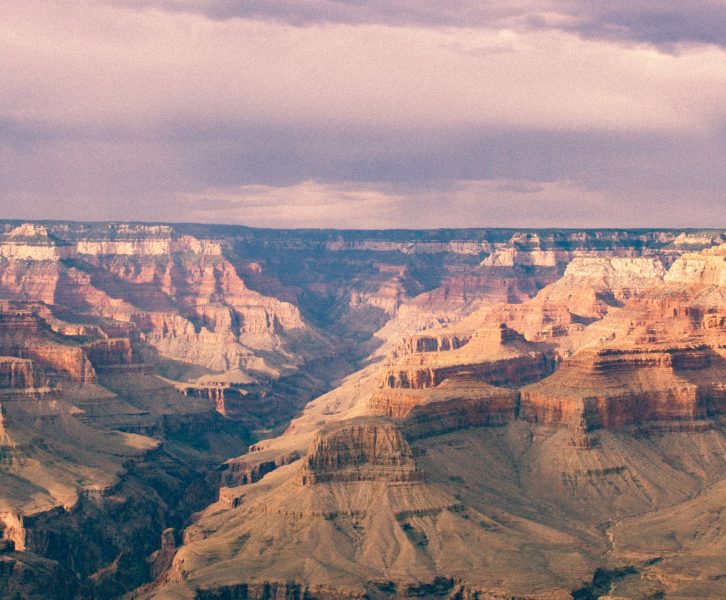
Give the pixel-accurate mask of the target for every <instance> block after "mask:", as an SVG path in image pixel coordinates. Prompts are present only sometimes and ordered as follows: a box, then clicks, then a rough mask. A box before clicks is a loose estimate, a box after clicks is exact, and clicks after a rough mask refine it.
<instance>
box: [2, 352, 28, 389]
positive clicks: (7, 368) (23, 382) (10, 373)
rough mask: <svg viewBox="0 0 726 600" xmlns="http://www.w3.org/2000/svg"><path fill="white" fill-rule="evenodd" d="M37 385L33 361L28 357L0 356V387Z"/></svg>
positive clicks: (24, 387)
mask: <svg viewBox="0 0 726 600" xmlns="http://www.w3.org/2000/svg"><path fill="white" fill-rule="evenodd" d="M34 386H35V379H34V377H33V362H32V361H31V360H28V359H23V358H15V357H11V356H0V389H2V388H11V389H21V390H22V389H26V388H32V387H34Z"/></svg>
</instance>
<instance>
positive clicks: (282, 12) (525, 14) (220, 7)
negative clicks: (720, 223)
mask: <svg viewBox="0 0 726 600" xmlns="http://www.w3.org/2000/svg"><path fill="white" fill-rule="evenodd" d="M108 1H109V2H112V3H114V4H116V5H122V6H126V7H132V8H136V9H147V8H149V7H150V6H153V7H155V8H158V9H161V10H167V11H172V12H175V11H178V12H192V13H194V12H196V13H199V14H203V15H204V16H206V17H209V18H212V19H219V20H226V19H232V18H256V19H272V20H277V21H280V22H284V23H290V24H293V25H297V26H305V25H309V24H313V23H349V24H363V23H376V24H383V25H392V26H408V25H418V26H425V27H467V28H468V27H473V28H478V27H494V28H499V27H512V28H524V29H561V30H564V31H569V32H575V33H579V34H581V35H583V36H585V37H593V38H600V39H609V40H617V41H626V42H644V43H650V44H654V45H656V46H658V47H661V48H662V49H665V50H668V51H672V50H674V49H677V47H678V46H679V45H682V44H716V45H721V46H723V45H725V44H726V4H724V3H723V2H721V1H719V0H679V1H678V2H667V1H664V0H637V1H633V0H608V1H607V2H603V1H602V0H498V1H492V2H477V1H474V0H450V1H448V2H439V1H435V0H399V1H397V2H389V1H387V0H108Z"/></svg>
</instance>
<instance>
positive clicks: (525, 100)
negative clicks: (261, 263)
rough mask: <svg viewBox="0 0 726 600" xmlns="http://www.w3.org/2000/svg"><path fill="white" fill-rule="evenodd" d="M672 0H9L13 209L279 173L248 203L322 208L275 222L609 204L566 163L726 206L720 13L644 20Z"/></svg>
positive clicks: (481, 216) (3, 132) (155, 203)
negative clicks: (288, 196) (294, 199)
mask: <svg viewBox="0 0 726 600" xmlns="http://www.w3.org/2000/svg"><path fill="white" fill-rule="evenodd" d="M665 4H666V3H654V2H648V1H642V2H635V3H632V6H631V5H629V4H625V3H624V2H620V1H619V0H613V2H609V3H607V4H605V3H595V2H589V1H586V0H583V1H578V2H574V1H573V2H557V3H555V2H545V1H542V2H537V1H534V0H532V1H526V2H525V1H509V2H491V3H476V4H474V3H471V2H463V1H462V2H453V3H433V2H426V1H421V2H413V1H411V2H396V3H383V2H375V1H373V2H342V1H336V2H333V1H330V2H322V1H318V0H307V1H301V2H296V3H282V2H274V1H270V2H266V3H262V2H228V3H223V2H217V1H216V0H208V1H206V2H203V1H201V0H200V1H199V2H196V1H195V2H183V1H179V2H171V1H162V0H158V1H156V2H143V3H142V2H133V1H130V0H129V1H123V2H122V1H121V0H113V1H111V0H109V1H107V2H91V1H85V0H78V1H74V2H65V1H61V0H43V1H41V0H22V1H21V0H6V1H5V2H4V3H3V9H2V11H3V19H1V20H0V54H2V56H3V57H5V58H6V60H5V61H4V64H3V69H2V70H0V89H2V90H3V93H2V94H0V198H2V204H0V213H1V214H0V216H8V217H9V216H17V217H26V216H27V217H29V216H33V217H36V218H40V217H43V216H53V217H55V218H91V217H92V218H99V219H103V218H112V219H149V220H163V219H172V220H191V219H192V218H200V219H205V220H206V219H208V218H211V217H210V216H209V215H211V216H214V217H215V218H217V215H219V214H220V211H219V209H218V208H215V207H219V206H222V207H227V206H230V205H228V204H223V203H224V202H227V198H228V196H227V194H229V193H232V192H230V190H232V191H234V190H238V191H239V190H240V189H244V190H246V191H245V194H246V195H247V197H250V196H249V194H251V193H252V192H251V190H252V189H253V188H248V187H247V186H263V187H262V188H259V189H257V191H256V192H254V194H253V195H252V196H251V197H257V198H259V199H260V200H259V202H258V204H257V205H256V208H255V207H253V206H251V205H249V204H248V205H247V210H246V212H242V211H241V209H240V206H241V205H238V204H235V205H234V206H235V209H234V211H233V213H232V214H233V215H236V217H235V218H238V219H241V220H244V219H252V220H254V221H255V222H259V223H262V222H263V221H264V219H265V218H267V217H269V215H268V214H266V213H265V210H264V206H265V204H264V203H265V202H268V203H269V205H270V206H276V205H277V204H276V203H278V200H279V198H280V197H281V194H283V191H284V190H291V189H295V190H297V191H298V192H300V191H301V190H303V188H299V186H303V184H304V185H305V186H307V188H305V189H307V190H308V195H307V196H305V194H303V195H302V196H301V197H307V198H308V199H314V200H315V202H317V203H318V204H317V205H316V206H318V209H317V213H316V212H315V211H313V212H310V211H307V212H306V207H305V206H300V205H298V206H295V205H294V204H291V205H289V206H288V209H287V213H286V214H287V217H285V218H286V219H287V221H285V219H277V221H276V222H278V223H284V222H288V223H291V224H292V223H295V224H300V225H302V224H304V221H305V219H306V218H308V217H309V218H311V219H313V221H311V222H315V223H318V222H319V223H327V224H332V223H336V222H340V223H348V224H349V225H347V226H353V224H352V223H353V221H354V222H355V223H368V224H369V225H371V226H376V227H378V226H380V227H396V226H402V225H405V224H409V223H412V222H416V223H422V224H423V223H425V224H426V226H427V227H430V226H435V225H436V224H437V219H439V220H446V219H448V220H449V221H448V222H449V223H450V224H451V223H454V222H457V223H458V222H461V223H464V224H468V221H474V222H476V223H480V224H487V223H488V222H496V223H502V224H504V221H505V220H506V219H509V220H513V221H514V220H517V219H518V217H517V215H516V214H515V213H513V212H512V210H510V204H507V202H508V201H507V202H499V203H498V202H495V201H494V198H495V196H496V197H497V198H505V199H507V198H510V197H509V196H507V194H517V195H516V198H519V200H517V202H516V203H513V204H511V206H515V207H520V208H522V210H526V211H528V212H527V215H526V216H528V217H530V216H531V217H536V218H537V219H538V221H537V222H539V223H555V222H560V223H561V224H563V225H566V224H584V223H586V221H587V218H588V215H589V216H590V218H591V219H592V222H593V223H594V222H595V221H597V222H599V223H605V222H606V219H605V218H604V217H603V218H601V216H602V215H603V213H602V211H598V210H595V209H593V210H592V211H590V212H587V211H586V212H582V209H581V208H580V207H581V204H580V203H579V201H578V200H577V199H576V198H575V195H573V194H572V193H570V192H568V191H567V190H571V189H573V188H571V187H567V186H564V187H563V186H562V185H560V187H556V188H552V187H545V188H543V187H542V186H545V185H550V184H552V183H553V182H569V183H570V185H571V186H575V188H576V189H578V190H581V191H582V190H584V191H583V192H582V193H583V197H587V198H591V199H598V198H599V199H601V200H602V201H603V202H606V207H608V206H611V207H612V206H618V207H620V208H619V209H618V210H619V212H618V213H617V214H616V215H614V216H613V217H612V218H613V221H615V220H617V219H616V218H624V217H623V215H624V214H625V215H627V214H632V215H638V216H639V218H643V219H644V220H645V221H648V222H649V223H651V222H652V221H653V220H654V219H656V218H657V219H660V220H665V219H666V217H667V218H668V219H671V222H672V224H673V225H680V224H682V223H685V222H694V221H695V220H697V218H700V219H701V220H705V221H706V222H711V221H713V220H719V219H720V218H722V215H723V212H724V192H723V190H724V189H726V173H725V172H724V170H723V164H724V161H725V160H726V141H725V140H726V138H725V137H724V135H723V131H724V124H725V123H726V102H725V100H726V98H725V97H724V96H726V92H724V90H726V72H725V71H724V69H723V64H724V59H726V51H724V50H723V49H722V48H720V47H719V46H718V45H690V46H689V45H688V44H686V40H691V41H696V40H698V39H701V40H702V41H707V40H708V39H710V38H708V36H706V35H705V34H704V35H700V34H701V33H702V31H701V30H702V29H703V28H701V27H700V26H699V23H700V22H701V20H702V16H703V14H707V15H709V20H708V23H705V22H704V23H703V25H704V27H705V25H709V26H710V27H712V30H713V31H712V36H711V37H712V38H714V39H716V37H717V35H718V30H719V25H718V23H719V22H720V21H719V17H718V14H716V13H717V12H718V11H717V10H716V9H717V8H718V7H715V8H713V7H712V8H713V10H714V11H715V12H714V13H713V14H711V12H709V11H711V8H709V7H711V4H703V5H702V7H703V11H699V10H696V9H695V8H694V6H695V5H691V3H690V2H687V1H686V2H684V3H683V6H686V5H689V6H690V7H691V9H693V13H694V15H692V17H691V21H687V23H691V24H690V25H688V28H690V29H688V28H686V29H683V30H680V29H678V28H677V27H676V28H675V29H674V30H672V31H670V30H668V28H667V27H666V26H665V24H664V25H663V26H662V27H660V28H658V27H656V29H657V31H656V30H653V32H651V33H647V31H646V30H647V28H648V27H649V23H650V21H648V16H649V15H652V14H655V13H657V14H659V15H662V19H663V20H664V21H663V23H665V22H666V21H667V20H668V19H670V18H671V17H668V15H669V14H671V13H673V15H675V16H673V19H674V23H675V19H676V16H677V15H678V14H680V12H679V11H680V10H681V9H680V8H678V7H680V6H681V4H678V5H677V7H676V8H667V7H665ZM482 6H483V7H484V8H481V7H482ZM659 7H660V8H659ZM240 11H241V12H240ZM296 11H297V12H296ZM300 11H302V12H300ZM654 11H655V13H654ZM669 11H670V12H669ZM296 14H297V15H298V16H295V15H296ZM305 15H307V16H305ZM659 18H660V17H659ZM641 21H642V22H641ZM639 23H640V24H639ZM674 27H675V26H674ZM688 31H690V33H688ZM629 32H631V33H629ZM644 32H645V33H644ZM656 33H657V34H658V35H660V37H659V38H658V40H656V39H655V37H656ZM699 35H700V37H699ZM645 37H650V38H653V41H654V42H657V43H658V44H659V45H660V47H665V46H664V44H666V45H667V44H676V45H678V52H674V53H672V54H669V53H665V52H662V51H659V50H658V49H657V48H656V47H654V46H651V45H643V44H640V43H631V42H630V41H633V40H634V41H635V42H639V41H643V39H645ZM623 40H626V41H627V40H630V41H629V42H628V43H622V42H623ZM689 43H690V42H689ZM463 181H480V182H498V183H496V184H494V183H491V185H498V186H501V188H500V189H497V190H493V189H489V187H486V190H484V191H482V190H480V193H481V197H485V198H490V199H491V201H489V202H485V203H477V202H474V201H473V200H466V201H465V199H464V195H462V194H463V192H461V191H460V190H459V191H458V192H457V191H456V190H457V189H459V187H457V186H461V185H463V184H461V182H463ZM313 185H315V186H319V187H317V188H314V193H313V191H311V189H313V188H311V187H310V186H313ZM487 185H490V184H487ZM320 186H322V187H320ZM345 186H350V189H349V192H350V193H348V194H346V193H345ZM268 188H269V189H268ZM263 189H264V190H267V191H265V192H264V193H263V192H262V191H261V190H263ZM543 189H546V190H548V193H552V190H555V189H556V190H558V191H559V192H560V193H561V194H562V200H561V202H559V203H557V202H540V203H539V204H533V203H532V202H534V201H535V200H536V199H537V198H540V199H541V198H542V193H543V191H542V190H543ZM271 190H275V191H274V193H273V191H271ZM331 190H332V191H331ZM444 190H447V191H446V192H444ZM495 192H496V194H495ZM414 193H415V194H416V198H417V200H416V203H414V202H413V196H414ZM311 194H312V195H311ZM356 194H364V196H360V195H358V196H357V195H356ZM435 194H439V196H436V195H435ZM457 194H458V195H457ZM497 194H498V195H497ZM205 195H206V196H205ZM191 197H194V198H198V203H197V204H196V205H191V204H189V203H188V202H185V201H182V200H180V199H182V198H191ZM325 197H327V198H330V199H331V201H330V202H329V203H328V204H327V205H326V204H320V202H321V198H325ZM469 197H472V198H473V196H471V195H470V196H469ZM204 198H206V200H205V199H204ZM340 198H343V202H342V203H341V201H340ZM437 198H438V199H447V200H446V202H448V201H451V202H453V204H452V206H466V207H468V208H467V209H466V210H467V211H469V212H468V213H467V212H466V211H465V210H464V209H462V210H461V211H459V212H456V211H452V212H451V214H448V212H447V213H444V214H442V212H441V210H440V209H439V208H437V206H438V205H437V204H436V203H437ZM512 198H513V197H512ZM526 198H529V201H527V200H526ZM618 198H622V199H627V202H626V200H622V202H621V204H618V202H617V199H618ZM684 198H688V200H689V202H691V204H692V207H686V206H685V205H684V204H683V202H684ZM333 199H335V202H333V201H332V200H333ZM454 200H456V202H454ZM311 201H312V200H311ZM593 201H594V200H593ZM204 202H206V203H207V204H206V205H205V204H204ZM527 202H530V203H529V204H528V203H527ZM220 203H222V204H220ZM345 203H347V204H348V205H349V206H350V207H355V208H356V210H357V211H358V212H357V213H356V214H358V217H356V219H354V220H352V219H351V218H350V214H352V213H348V212H346V211H345V210H343V209H341V208H340V207H341V206H343V205H344V204H345ZM669 203H671V204H669ZM679 203H680V204H679ZM194 206H196V207H197V209H200V207H206V208H205V211H206V212H201V213H200V212H199V211H197V212H193V211H192V209H193V208H194ZM286 206H287V205H286ZM399 206H400V207H403V208H401V209H400V210H399V209H398V208H397V207H399ZM679 206H680V208H679ZM693 207H695V209H694V208H693ZM253 209H254V210H253ZM326 210H328V211H330V214H329V216H328V217H326V218H322V217H320V215H323V214H324V213H325V211H326ZM351 210H352V209H351ZM255 211H257V212H255ZM538 211H539V212H538ZM697 211H700V215H701V216H700V217H699V214H698V212H697ZM314 214H317V215H319V216H318V217H314ZM412 214H413V215H415V217H416V219H417V220H414V221H412V220H411V219H412V217H411V215H412ZM466 214H468V217H463V216H462V215H466ZM194 215H198V217H197V216H194ZM205 215H208V216H205ZM336 215H337V216H336ZM598 215H600V216H598ZM714 215H715V216H714ZM316 219H317V220H316ZM645 221H644V222H645ZM633 222H635V221H634V219H633Z"/></svg>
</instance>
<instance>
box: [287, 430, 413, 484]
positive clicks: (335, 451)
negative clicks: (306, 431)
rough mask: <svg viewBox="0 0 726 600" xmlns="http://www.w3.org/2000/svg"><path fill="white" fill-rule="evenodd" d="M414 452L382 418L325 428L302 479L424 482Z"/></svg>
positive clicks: (314, 444) (313, 481) (306, 481)
mask: <svg viewBox="0 0 726 600" xmlns="http://www.w3.org/2000/svg"><path fill="white" fill-rule="evenodd" d="M422 479H423V474H422V473H421V472H420V471H419V470H418V468H417V467H416V462H415V461H414V458H413V453H412V452H411V448H410V447H409V445H408V443H407V442H406V439H405V438H404V437H403V434H402V433H401V431H400V429H399V428H398V427H397V426H396V425H395V424H393V423H391V422H387V421H385V420H381V419H374V418H361V419H353V420H351V421H340V422H337V423H333V424H331V425H329V426H326V427H324V428H323V429H322V430H321V431H320V433H318V434H317V435H316V436H315V438H314V439H313V441H312V443H311V444H310V448H309V450H308V453H307V456H306V457H305V459H304V462H303V466H302V468H301V469H300V473H299V476H298V481H299V482H300V484H302V485H315V484H316V483H327V482H339V483H340V482H355V481H369V480H372V481H375V480H381V481H386V482H389V483H403V482H411V481H420V480H422Z"/></svg>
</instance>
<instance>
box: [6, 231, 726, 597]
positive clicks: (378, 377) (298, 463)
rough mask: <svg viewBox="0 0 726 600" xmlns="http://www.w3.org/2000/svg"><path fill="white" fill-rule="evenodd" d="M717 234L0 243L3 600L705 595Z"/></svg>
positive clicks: (709, 557)
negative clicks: (33, 599) (52, 599)
mask: <svg viewBox="0 0 726 600" xmlns="http://www.w3.org/2000/svg"><path fill="white" fill-rule="evenodd" d="M724 239H726V238H725V237H724V235H723V234H722V233H721V232H703V231H701V232H695V231H686V232H681V231H646V230H636V231H615V230H588V231H555V230H547V231H544V230H543V231H516V230H451V231H447V230H437V231H426V232H425V231H421V232H418V231H400V232H397V231H386V232H362V231H356V232H346V231H273V230H256V229H247V228H242V227H224V226H203V225H173V226H169V225H161V224H160V225H141V224H121V223H108V224H105V223H97V224H82V223H55V222H54V223H50V222H49V223H20V222H5V223H0V481H1V482H2V485H1V486H0V596H2V597H8V598H59V599H60V598H64V599H65V598H68V599H72V598H116V597H122V596H124V595H126V596H127V597H129V598H198V599H213V598H219V599H222V598H224V599H237V598H239V599H242V598H252V599H283V598H310V599H313V598H319V599H321V600H323V599H333V598H371V599H377V598H381V599H382V598H404V597H419V598H450V599H461V600H475V599H484V598H490V599H491V598H532V599H535V598H537V599H559V598H562V599H565V598H575V599H589V598H599V597H602V598H637V599H643V600H644V599H648V598H653V599H655V598H720V597H724V596H726V567H725V566H724V565H726V562H725V561H724V556H725V555H726V546H725V545H724V539H726V538H725V537H724V536H725V534H724V532H726V522H724V516H723V515H724V511H725V510H726V504H724V502H725V501H724V498H725V497H726V496H724V492H726V490H725V489H724V482H726V435H725V433H726V430H725V429H724V425H725V424H726V245H722V243H723V240H724Z"/></svg>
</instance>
